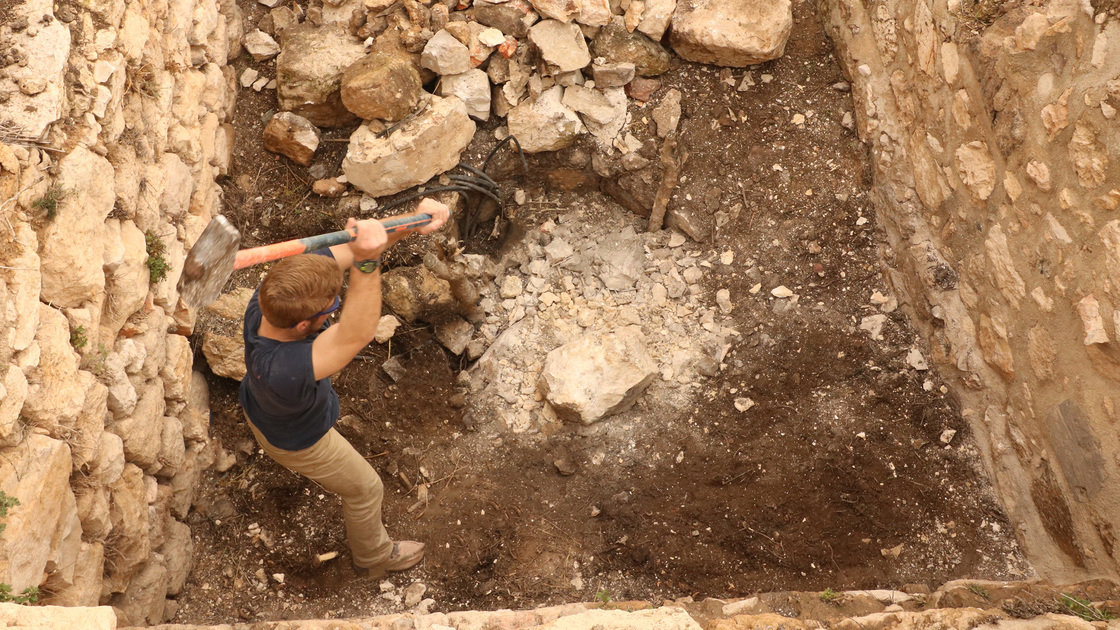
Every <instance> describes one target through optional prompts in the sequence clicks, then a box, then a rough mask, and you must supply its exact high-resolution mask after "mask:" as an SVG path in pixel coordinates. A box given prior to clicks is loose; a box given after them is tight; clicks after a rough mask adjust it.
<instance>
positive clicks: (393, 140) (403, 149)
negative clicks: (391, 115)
mask: <svg viewBox="0 0 1120 630" xmlns="http://www.w3.org/2000/svg"><path fill="white" fill-rule="evenodd" d="M430 98H431V103H430V104H429V105H428V106H427V107H426V108H425V109H424V111H423V112H422V113H421V114H420V115H418V116H416V117H415V118H413V119H412V120H410V121H408V123H406V124H404V125H403V126H401V127H400V128H399V129H397V130H395V131H393V133H391V134H389V135H387V136H385V137H384V138H379V137H377V134H375V133H374V132H373V131H371V130H370V128H369V127H368V126H366V125H362V126H361V127H358V129H357V131H355V132H354V133H353V135H351V136H350V146H349V148H348V149H347V151H346V158H345V159H344V160H343V162H342V170H343V172H344V173H345V174H346V177H347V179H349V181H350V183H351V184H353V185H354V186H356V187H358V188H360V189H361V190H363V191H365V192H366V193H367V194H369V195H372V196H374V197H380V196H382V195H391V194H393V193H398V192H400V191H402V190H405V189H407V188H411V187H412V186H416V185H417V184H422V183H424V182H426V181H428V180H429V179H431V178H432V177H433V176H435V175H438V174H440V173H442V172H444V171H447V170H449V169H451V168H453V167H454V166H455V165H456V164H458V163H459V155H460V154H461V153H462V152H463V149H465V148H466V147H467V144H469V143H470V141H471V138H473V137H474V129H475V126H474V122H473V121H472V120H471V119H470V116H469V115H468V114H467V107H466V105H464V104H463V102H462V101H460V100H459V99H457V98H454V97H451V98H441V97H438V96H432V97H430Z"/></svg>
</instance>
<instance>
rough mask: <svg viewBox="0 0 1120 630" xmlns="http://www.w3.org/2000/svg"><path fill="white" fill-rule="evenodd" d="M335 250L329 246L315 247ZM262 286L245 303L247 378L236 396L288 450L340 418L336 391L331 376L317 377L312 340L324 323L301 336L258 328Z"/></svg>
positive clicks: (264, 432) (274, 441)
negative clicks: (282, 337)
mask: <svg viewBox="0 0 1120 630" xmlns="http://www.w3.org/2000/svg"><path fill="white" fill-rule="evenodd" d="M313 253H315V254H319V255H326V256H331V257H332V258H333V256H332V255H331V253H330V250H320V251H316V252H313ZM259 294H260V287H258V288H257V290H256V291H255V292H254V293H253V297H252V299H251V300H249V306H248V307H247V308H246V309H245V331H244V333H243V336H244V339H245V368H246V373H245V378H243V379H241V389H240V391H239V394H238V398H239V399H240V401H241V406H242V407H244V408H245V413H246V415H248V416H249V421H250V422H252V423H253V426H255V427H256V428H257V430H258V431H260V432H261V434H262V435H264V437H265V439H267V440H268V442H269V443H270V444H272V445H273V446H275V447H277V448H281V449H284V450H286V451H298V450H302V449H305V448H307V447H309V446H311V445H313V444H315V443H316V442H318V441H319V439H320V438H322V437H323V436H324V435H326V434H327V431H330V429H331V427H333V426H334V424H335V422H337V421H338V413H339V411H338V410H339V406H338V394H337V393H335V391H334V387H332V386H331V379H330V377H327V378H324V379H321V380H318V381H316V380H315V370H314V367H313V366H312V362H311V344H312V342H313V341H314V340H315V338H316V337H318V336H319V332H322V331H323V330H325V329H326V327H327V326H329V325H330V322H329V321H328V322H325V323H324V325H323V328H322V329H320V330H319V332H316V333H314V334H312V335H310V336H309V337H307V338H306V339H301V340H299V341H277V340H275V339H269V338H267V337H262V336H260V335H259V334H257V329H258V328H260V325H261V319H262V318H263V315H262V314H261V307H260V301H259Z"/></svg>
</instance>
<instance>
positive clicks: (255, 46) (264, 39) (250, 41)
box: [241, 30, 280, 62]
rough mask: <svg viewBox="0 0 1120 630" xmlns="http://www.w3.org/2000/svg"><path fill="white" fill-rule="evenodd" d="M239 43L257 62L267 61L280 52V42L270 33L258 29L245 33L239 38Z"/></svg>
mask: <svg viewBox="0 0 1120 630" xmlns="http://www.w3.org/2000/svg"><path fill="white" fill-rule="evenodd" d="M241 45H242V46H244V47H245V50H246V51H248V52H249V54H250V55H252V56H253V59H254V60H256V61H258V62H259V61H268V60H269V59H272V58H273V57H275V56H276V55H279V54H280V44H277V43H276V40H275V39H272V36H271V35H269V34H268V33H265V32H262V31H259V30H257V31H253V32H251V33H248V34H246V35H245V37H244V38H242V40H241Z"/></svg>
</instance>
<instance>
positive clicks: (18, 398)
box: [0, 365, 27, 447]
mask: <svg viewBox="0 0 1120 630" xmlns="http://www.w3.org/2000/svg"><path fill="white" fill-rule="evenodd" d="M2 369H4V370H6V371H5V373H4V377H3V380H2V381H0V447H4V446H15V445H16V444H19V441H20V440H22V439H23V427H22V426H21V425H20V423H19V419H20V410H21V409H22V408H23V402H24V401H25V400H27V377H26V376H25V375H24V374H23V370H21V369H19V367H18V366H15V365H7V366H4V367H3V368H2Z"/></svg>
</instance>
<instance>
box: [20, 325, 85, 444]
mask: <svg viewBox="0 0 1120 630" xmlns="http://www.w3.org/2000/svg"><path fill="white" fill-rule="evenodd" d="M39 322H40V323H39V333H38V334H37V335H36V337H35V339H36V341H37V342H38V344H39V353H40V354H39V362H38V365H37V366H36V367H33V368H31V370H30V371H29V372H28V373H27V381H28V388H27V400H26V401H24V404H23V411H22V413H23V416H24V418H26V419H27V420H28V421H29V422H31V423H32V424H34V425H36V426H40V427H44V428H46V429H47V430H48V431H50V432H51V433H53V434H57V432H58V431H59V427H61V426H70V425H72V424H73V422H74V419H75V418H76V417H77V416H78V412H79V411H81V409H82V402H83V401H84V400H85V395H86V391H87V390H88V389H89V388H90V386H91V383H92V380H93V375H92V374H90V373H89V372H85V371H82V370H79V369H78V353H76V352H74V348H73V347H72V346H71V345H70V325H69V324H68V323H67V322H66V317H65V316H64V315H63V314H62V313H60V312H59V311H57V310H56V309H53V308H51V307H49V306H47V305H46V304H40V305H39Z"/></svg>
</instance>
